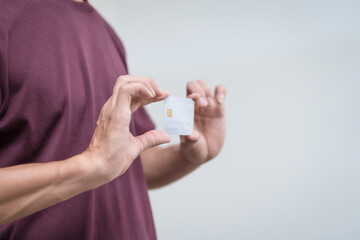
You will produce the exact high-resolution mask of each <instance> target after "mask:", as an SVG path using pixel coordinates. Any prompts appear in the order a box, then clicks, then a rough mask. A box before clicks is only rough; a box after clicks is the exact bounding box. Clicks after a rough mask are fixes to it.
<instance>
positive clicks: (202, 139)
mask: <svg viewBox="0 0 360 240" xmlns="http://www.w3.org/2000/svg"><path fill="white" fill-rule="evenodd" d="M226 92H227V89H226V87H225V86H223V85H217V86H216V88H215V92H214V94H213V93H212V90H211V88H210V87H209V85H208V84H207V83H206V82H205V81H203V80H199V81H196V82H195V81H192V82H189V83H188V84H187V97H189V98H192V99H193V100H194V101H195V122H194V132H193V134H192V135H190V136H181V137H180V139H181V143H180V152H181V154H182V156H183V157H184V158H185V159H186V160H188V161H190V162H192V163H195V164H202V163H204V162H206V161H208V160H210V159H213V158H214V157H215V156H216V155H217V154H218V153H219V152H220V150H221V148H222V146H223V144H224V140H225V106H224V104H223V103H224V100H225V97H226Z"/></svg>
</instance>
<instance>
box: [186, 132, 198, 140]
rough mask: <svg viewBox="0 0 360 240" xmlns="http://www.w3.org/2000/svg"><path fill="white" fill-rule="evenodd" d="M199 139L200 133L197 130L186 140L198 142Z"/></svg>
mask: <svg viewBox="0 0 360 240" xmlns="http://www.w3.org/2000/svg"><path fill="white" fill-rule="evenodd" d="M199 137H200V135H199V132H198V131H196V130H194V131H193V133H192V134H191V135H188V136H186V138H187V139H188V140H190V141H192V142H194V141H197V140H198V139H199Z"/></svg>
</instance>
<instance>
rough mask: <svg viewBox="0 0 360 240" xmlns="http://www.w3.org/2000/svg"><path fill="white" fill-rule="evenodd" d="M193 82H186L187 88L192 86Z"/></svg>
mask: <svg viewBox="0 0 360 240" xmlns="http://www.w3.org/2000/svg"><path fill="white" fill-rule="evenodd" d="M194 84H195V82H194V81H190V82H187V84H186V87H187V88H192V87H193V86H194Z"/></svg>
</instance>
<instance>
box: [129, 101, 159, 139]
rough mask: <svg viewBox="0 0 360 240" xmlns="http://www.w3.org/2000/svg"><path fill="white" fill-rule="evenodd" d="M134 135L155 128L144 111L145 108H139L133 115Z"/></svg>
mask: <svg viewBox="0 0 360 240" xmlns="http://www.w3.org/2000/svg"><path fill="white" fill-rule="evenodd" d="M133 121H134V127H135V135H136V136H138V135H141V134H144V133H146V132H147V131H150V130H153V129H155V124H154V123H153V121H152V120H151V118H150V116H149V115H148V113H147V112H146V110H145V108H143V107H141V108H139V109H138V110H137V111H136V112H135V113H134V115H133Z"/></svg>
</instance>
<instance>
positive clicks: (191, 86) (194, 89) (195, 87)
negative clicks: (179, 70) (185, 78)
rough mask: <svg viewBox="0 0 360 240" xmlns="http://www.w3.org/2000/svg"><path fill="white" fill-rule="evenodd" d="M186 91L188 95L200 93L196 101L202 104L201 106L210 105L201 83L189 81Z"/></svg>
mask: <svg viewBox="0 0 360 240" xmlns="http://www.w3.org/2000/svg"><path fill="white" fill-rule="evenodd" d="M186 92H187V94H186V95H187V96H189V95H191V94H193V93H197V94H199V96H200V97H199V99H197V101H196V103H197V104H198V105H199V106H200V107H206V106H207V105H208V103H207V100H206V94H205V92H204V90H203V89H202V88H201V86H200V85H199V83H197V82H194V81H191V82H188V83H187V85H186Z"/></svg>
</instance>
